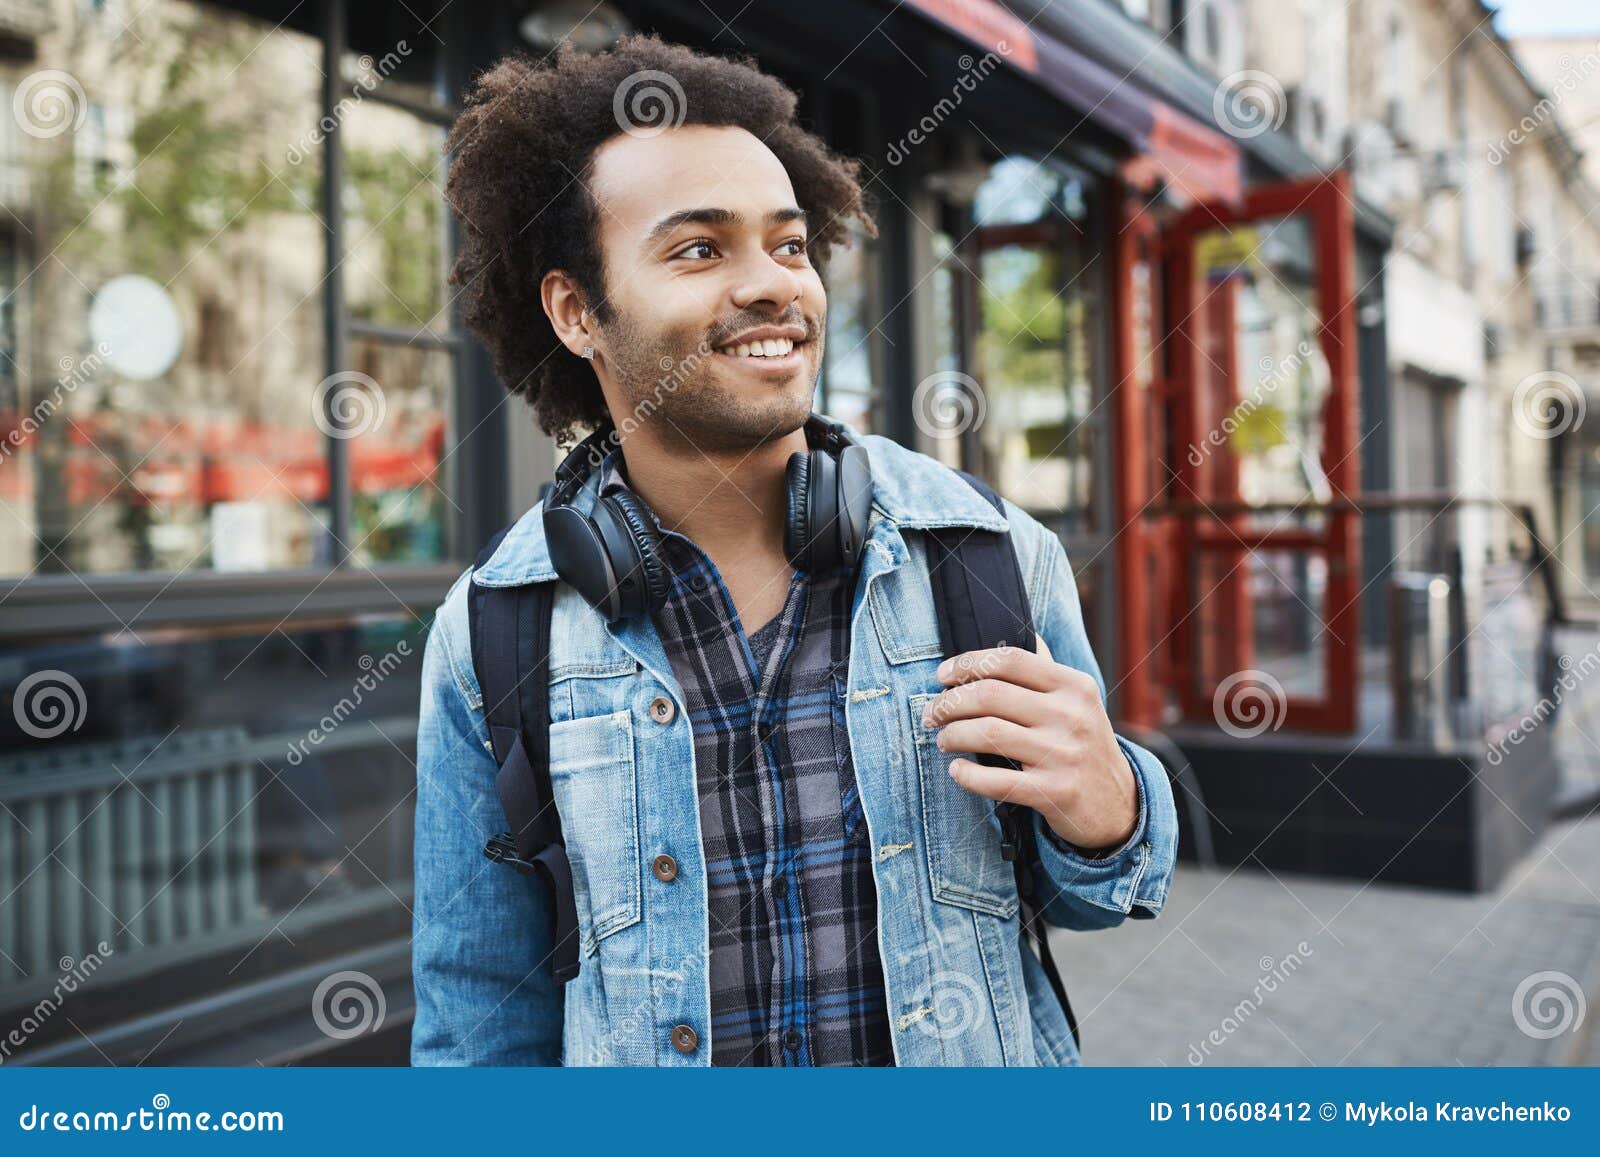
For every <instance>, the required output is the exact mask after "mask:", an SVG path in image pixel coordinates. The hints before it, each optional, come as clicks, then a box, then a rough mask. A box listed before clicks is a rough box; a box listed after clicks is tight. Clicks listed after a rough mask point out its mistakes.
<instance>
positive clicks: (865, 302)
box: [818, 222, 876, 434]
mask: <svg viewBox="0 0 1600 1157" xmlns="http://www.w3.org/2000/svg"><path fill="white" fill-rule="evenodd" d="M871 245H872V242H871V241H870V240H869V239H868V238H867V236H866V234H865V233H864V232H863V231H862V229H861V227H860V225H859V224H858V223H856V222H852V223H851V242H850V245H849V247H848V248H845V247H843V246H835V247H834V249H833V252H832V254H831V255H830V259H829V263H828V274H827V280H826V285H827V290H828V336H827V342H826V343H825V344H826V349H825V352H824V358H825V360H826V364H825V365H824V366H823V370H822V379H821V383H820V389H819V392H820V395H821V396H820V398H819V405H818V408H819V409H820V410H822V411H823V412H824V413H826V414H828V415H829V416H830V417H833V418H837V419H839V420H840V421H842V422H848V423H849V424H850V425H851V426H853V427H855V428H856V429H857V430H859V431H861V432H862V433H863V434H867V433H871V432H872V409H873V403H874V399H875V397H876V392H875V389H874V384H873V380H872V343H873V341H874V332H873V326H872V325H871V324H870V322H869V316H870V313H871V306H870V302H871V289H870V285H869V282H868V277H869V271H870V270H871V268H872V263H873V255H872V250H871Z"/></svg>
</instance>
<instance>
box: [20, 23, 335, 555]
mask: <svg viewBox="0 0 1600 1157" xmlns="http://www.w3.org/2000/svg"><path fill="white" fill-rule="evenodd" d="M54 11H55V19H54V21H53V23H52V24H51V25H50V27H49V28H48V29H46V30H45V31H43V32H42V33H41V34H40V35H39V36H38V37H37V40H36V50H37V56H36V59H35V60H34V61H33V62H32V63H31V64H30V71H28V72H26V73H15V74H13V75H12V77H11V78H10V80H9V82H8V88H7V90H6V91H4V92H0V97H3V98H4V99H5V100H6V102H7V108H12V107H20V108H26V109H28V110H29V112H28V114H27V115H26V116H24V117H23V119H22V121H20V122H19V128H20V131H17V132H11V133H5V134H0V149H3V150H4V155H3V156H0V173H5V174H8V178H7V181H6V182H5V183H4V186H3V188H4V195H5V198H6V201H5V206H4V208H5V212H4V213H0V283H3V284H0V289H3V291H4V294H5V297H6V300H7V303H8V304H7V308H6V310H5V313H4V316H3V318H0V334H3V336H0V342H3V344H4V346H5V352H6V354H7V356H6V357H5V358H4V359H3V360H4V361H5V362H6V364H7V369H6V372H5V373H4V374H0V439H3V443H0V506H3V507H4V513H3V514H0V574H4V575H7V576H21V575H26V574H31V573H36V572H37V573H51V572H65V571H69V570H70V571H75V572H78V573H90V572H106V571H121V570H170V571H182V570H186V569H198V568H211V567H215V568H219V569H238V568H245V569H262V568H277V567H294V566H305V565H308V564H311V563H314V562H316V561H318V560H319V559H320V558H322V557H325V555H326V548H325V539H324V531H323V527H324V526H325V525H326V522H327V510H326V503H327V498H328V479H327V469H326V454H325V446H324V440H323V435H322V434H321V432H320V431H319V429H318V428H317V425H316V423H315V421H314V418H313V414H312V408H311V404H310V398H311V395H312V390H313V387H314V386H315V385H316V383H317V382H318V381H319V380H320V379H321V378H322V376H323V368H322V367H323V342H322V295H321V290H320V283H321V276H322V269H323V265H324V262H323V240H322V238H323V229H322V225H321V223H320V221H319V219H318V215H317V212H316V205H317V198H318V191H317V190H318V182H319V180H320V152H319V150H318V149H317V147H315V146H314V145H313V144H312V141H311V133H312V131H313V130H314V127H315V124H316V120H317V115H318V99H319V97H318V94H319V85H320V80H321V76H320V72H319V68H318V64H319V59H320V47H319V46H318V44H317V43H316V42H315V41H314V40H312V39H311V38H309V37H306V36H303V35H300V34H297V33H294V32H291V31H287V30H285V29H283V28H275V27H274V26H273V25H272V24H269V23H263V22H260V21H256V20H251V19H247V18H244V17H240V16H237V15H233V14H230V13H226V12H224V11H222V10H221V9H219V8H216V7H213V6H211V5H207V4H194V3H182V2H179V0H153V2H152V3H148V4H142V5H138V6H128V7H127V8H126V9H125V10H124V9H121V8H119V9H118V10H117V11H116V12H115V13H112V12H109V11H107V12H102V11H99V9H98V6H93V5H81V4H69V5H64V6H57V7H56V9H54ZM13 102H15V104H13ZM8 119H9V118H8Z"/></svg>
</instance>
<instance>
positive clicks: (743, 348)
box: [722, 337, 794, 358]
mask: <svg viewBox="0 0 1600 1157" xmlns="http://www.w3.org/2000/svg"><path fill="white" fill-rule="evenodd" d="M793 349H794V342H792V341H790V340H789V339H788V338H786V337H780V338H768V339H766V340H765V341H755V342H745V343H742V344H740V345H736V346H725V347H723V351H722V352H723V353H726V354H731V355H732V356H734V357H736V358H781V357H783V356H784V355H785V354H787V353H789V352H790V351H791V350H793Z"/></svg>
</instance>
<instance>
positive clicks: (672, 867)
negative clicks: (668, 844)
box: [650, 852, 678, 884]
mask: <svg viewBox="0 0 1600 1157" xmlns="http://www.w3.org/2000/svg"><path fill="white" fill-rule="evenodd" d="M650 870H651V871H652V872H654V873H655V874H656V879H658V880H660V881H661V882H662V883H663V884H670V883H672V881H673V879H674V878H675V877H676V876H677V874H678V861H677V860H674V859H673V858H672V857H671V856H669V855H667V854H666V853H665V852H663V853H661V855H659V856H657V857H656V858H655V861H654V862H653V863H652V864H651V865H650Z"/></svg>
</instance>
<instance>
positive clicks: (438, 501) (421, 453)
mask: <svg viewBox="0 0 1600 1157" xmlns="http://www.w3.org/2000/svg"><path fill="white" fill-rule="evenodd" d="M350 357H351V364H353V365H355V366H356V367H358V369H359V371H360V374H361V377H360V378H353V380H352V381H351V382H350V383H348V384H347V385H346V387H345V388H346V389H348V390H350V391H352V393H351V396H350V401H351V406H350V410H349V412H350V413H352V414H354V415H356V420H355V422H354V423H353V424H352V425H351V432H352V433H353V435H354V436H353V437H351V438H350V489H351V502H352V509H351V520H350V533H351V542H350V557H351V561H352V562H354V563H356V564H358V565H371V564H373V563H411V562H437V561H440V560H441V559H443V558H444V557H445V553H446V543H445V528H446V526H447V525H448V523H449V519H450V518H451V517H452V516H453V515H456V514H459V513H460V510H459V508H458V507H457V506H456V504H455V503H454V502H452V501H451V499H450V498H449V496H448V495H447V493H446V488H447V479H446V476H445V474H446V472H445V470H444V468H443V467H444V454H445V450H444V447H445V436H446V428H447V424H446V415H447V414H448V413H449V412H450V381H451V371H452V368H453V366H454V359H453V357H452V356H451V354H450V352H449V351H448V350H443V349H438V348H424V347H422V346H419V345H406V344H402V343H397V342H384V341H373V340H367V339H355V340H352V341H351V342H350ZM363 379H364V380H363Z"/></svg>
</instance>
